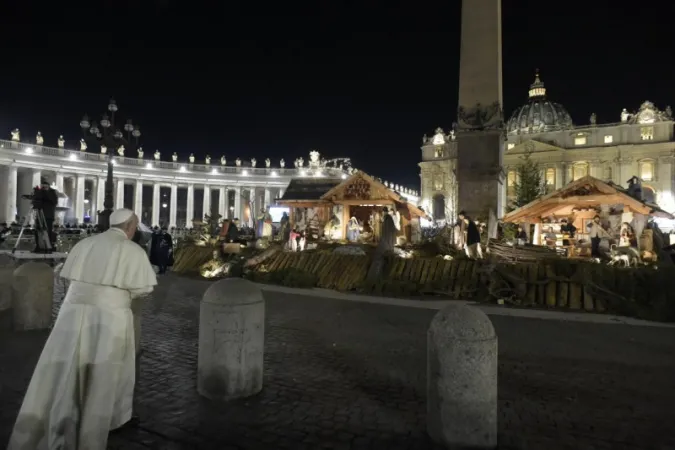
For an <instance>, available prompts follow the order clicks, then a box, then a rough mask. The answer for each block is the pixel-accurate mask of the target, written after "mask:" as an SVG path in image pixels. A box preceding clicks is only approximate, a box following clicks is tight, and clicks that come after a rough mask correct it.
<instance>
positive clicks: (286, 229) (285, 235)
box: [279, 212, 291, 243]
mask: <svg viewBox="0 0 675 450" xmlns="http://www.w3.org/2000/svg"><path fill="white" fill-rule="evenodd" d="M290 236H291V223H290V220H289V217H288V213H286V212H284V213H283V215H282V216H281V220H280V221H279V240H280V241H281V242H284V243H286V242H288V240H289V239H290Z"/></svg>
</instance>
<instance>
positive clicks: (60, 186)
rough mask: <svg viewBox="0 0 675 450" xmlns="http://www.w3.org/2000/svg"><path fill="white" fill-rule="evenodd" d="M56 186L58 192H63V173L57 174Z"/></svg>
mask: <svg viewBox="0 0 675 450" xmlns="http://www.w3.org/2000/svg"><path fill="white" fill-rule="evenodd" d="M54 184H55V185H56V190H57V191H58V192H63V173H61V172H56V179H55V180H54Z"/></svg>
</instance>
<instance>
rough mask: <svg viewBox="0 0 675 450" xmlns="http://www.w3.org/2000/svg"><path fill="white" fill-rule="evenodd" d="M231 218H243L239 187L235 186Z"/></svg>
mask: <svg viewBox="0 0 675 450" xmlns="http://www.w3.org/2000/svg"><path fill="white" fill-rule="evenodd" d="M233 219H239V220H243V214H242V211H241V187H239V186H236V187H235V188H234V217H233Z"/></svg>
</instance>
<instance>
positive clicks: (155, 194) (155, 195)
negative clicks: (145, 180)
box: [150, 182, 160, 227]
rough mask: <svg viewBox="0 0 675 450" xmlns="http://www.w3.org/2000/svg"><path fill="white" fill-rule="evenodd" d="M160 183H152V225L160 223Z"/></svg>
mask: <svg viewBox="0 0 675 450" xmlns="http://www.w3.org/2000/svg"><path fill="white" fill-rule="evenodd" d="M159 208H160V204H159V183H157V182H155V183H153V184H152V224H150V226H151V227H154V226H156V225H159Z"/></svg>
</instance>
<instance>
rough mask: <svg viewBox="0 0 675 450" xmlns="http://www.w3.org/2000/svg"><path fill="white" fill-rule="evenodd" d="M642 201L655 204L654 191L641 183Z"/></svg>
mask: <svg viewBox="0 0 675 450" xmlns="http://www.w3.org/2000/svg"><path fill="white" fill-rule="evenodd" d="M642 201H644V202H646V203H654V204H656V192H654V189H653V188H651V187H649V186H645V185H642Z"/></svg>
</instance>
